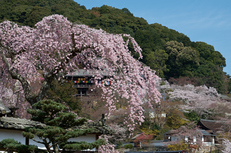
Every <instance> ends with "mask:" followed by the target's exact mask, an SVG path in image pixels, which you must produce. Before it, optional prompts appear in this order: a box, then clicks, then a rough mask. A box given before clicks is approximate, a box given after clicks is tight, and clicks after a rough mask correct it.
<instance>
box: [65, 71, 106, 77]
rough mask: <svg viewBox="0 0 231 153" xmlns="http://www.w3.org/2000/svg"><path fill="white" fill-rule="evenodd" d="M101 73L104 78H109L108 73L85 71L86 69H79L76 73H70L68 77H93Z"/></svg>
mask: <svg viewBox="0 0 231 153" xmlns="http://www.w3.org/2000/svg"><path fill="white" fill-rule="evenodd" d="M97 73H99V74H100V75H102V76H109V74H108V72H107V71H100V70H98V72H97V70H85V69H79V70H76V71H75V72H72V73H68V74H67V75H66V77H92V76H94V75H96V74H97Z"/></svg>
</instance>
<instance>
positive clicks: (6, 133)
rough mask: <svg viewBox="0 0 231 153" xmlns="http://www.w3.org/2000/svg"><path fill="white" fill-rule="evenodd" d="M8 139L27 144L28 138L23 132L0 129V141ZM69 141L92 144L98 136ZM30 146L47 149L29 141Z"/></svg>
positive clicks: (87, 136)
mask: <svg viewBox="0 0 231 153" xmlns="http://www.w3.org/2000/svg"><path fill="white" fill-rule="evenodd" d="M8 138H10V139H14V140H16V141H18V142H20V143H21V144H25V143H26V138H25V137H23V135H22V131H21V130H9V129H0V141H2V140H3V139H8ZM35 139H36V140H38V141H41V140H40V139H39V138H38V137H35ZM68 141H86V142H88V143H91V142H94V141H96V135H95V134H87V135H86V136H81V137H77V138H71V139H69V140H68ZM29 144H30V145H36V146H38V147H39V148H41V149H44V148H45V146H44V145H43V144H41V143H37V142H35V141H33V140H31V139H30V140H29Z"/></svg>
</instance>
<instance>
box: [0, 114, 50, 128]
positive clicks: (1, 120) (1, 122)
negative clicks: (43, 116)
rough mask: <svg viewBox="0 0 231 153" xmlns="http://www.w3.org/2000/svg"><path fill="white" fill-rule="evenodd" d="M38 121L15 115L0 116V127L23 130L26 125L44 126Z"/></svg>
mask: <svg viewBox="0 0 231 153" xmlns="http://www.w3.org/2000/svg"><path fill="white" fill-rule="evenodd" d="M45 126H46V125H45V124H43V123H40V122H36V121H32V120H28V119H21V118H15V117H0V128H6V129H19V130H24V129H25V128H28V127H45Z"/></svg>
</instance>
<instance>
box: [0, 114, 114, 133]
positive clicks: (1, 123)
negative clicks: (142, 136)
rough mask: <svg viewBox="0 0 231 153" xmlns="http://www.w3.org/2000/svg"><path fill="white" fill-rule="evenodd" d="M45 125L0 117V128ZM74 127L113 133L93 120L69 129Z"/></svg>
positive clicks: (21, 128)
mask: <svg viewBox="0 0 231 153" xmlns="http://www.w3.org/2000/svg"><path fill="white" fill-rule="evenodd" d="M45 126H46V125H45V124H43V123H40V122H36V121H32V120H27V119H20V118H14V117H0V128H6V129H19V130H24V129H25V128H28V127H40V128H43V127H45ZM76 128H79V129H87V128H92V129H93V131H92V133H97V134H112V133H114V131H113V130H112V129H111V128H110V127H108V126H107V125H100V124H99V123H95V122H90V123H85V124H84V125H82V126H76V127H72V128H70V129H69V130H72V129H76Z"/></svg>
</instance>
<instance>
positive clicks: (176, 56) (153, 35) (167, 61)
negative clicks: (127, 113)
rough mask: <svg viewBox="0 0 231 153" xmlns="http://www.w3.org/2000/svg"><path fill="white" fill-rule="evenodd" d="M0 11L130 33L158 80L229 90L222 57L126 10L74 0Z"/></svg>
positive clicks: (17, 2) (10, 2)
mask: <svg viewBox="0 0 231 153" xmlns="http://www.w3.org/2000/svg"><path fill="white" fill-rule="evenodd" d="M0 10H1V11H0V22H2V21H4V20H10V21H14V22H17V23H19V24H21V25H29V26H32V27H33V26H34V24H35V23H37V22H38V21H40V20H41V19H42V18H43V17H44V16H48V15H51V14H62V15H64V16H66V17H67V18H68V20H70V21H72V22H77V23H83V24H86V25H89V26H90V27H94V28H102V29H103V30H106V31H107V32H110V33H127V34H130V35H131V36H133V37H134V38H135V39H136V41H137V42H138V43H139V45H140V46H141V48H142V49H143V56H144V58H143V59H142V62H143V63H145V64H146V65H148V66H150V67H151V68H152V69H154V70H156V71H157V74H158V75H159V76H160V77H162V78H166V79H168V80H169V81H170V82H172V83H178V84H179V83H184V80H187V81H188V82H190V83H191V84H194V85H204V84H205V85H207V86H212V87H215V88H216V89H217V90H218V91H219V92H220V93H229V92H230V91H231V88H230V87H231V85H229V84H230V82H231V81H230V76H229V75H227V74H225V73H224V72H223V67H225V66H226V62H225V58H224V57H223V56H222V55H221V53H220V52H219V51H216V50H215V49H214V47H213V46H212V45H210V44H207V43H206V42H192V41H190V38H188V37H187V36H186V35H184V34H182V33H179V32H177V31H175V30H172V29H169V28H167V27H165V26H162V25H161V24H158V23H154V24H148V23H147V21H146V20H145V19H143V18H138V17H134V16H133V14H132V12H130V11H129V10H128V9H126V8H123V9H116V8H114V7H111V6H102V7H100V8H92V9H91V10H87V9H86V8H85V7H84V6H80V5H79V4H77V3H76V2H74V1H73V0H49V1H48V0H1V1H0ZM134 56H135V57H136V56H137V55H135V54H134ZM185 82H186V81H185Z"/></svg>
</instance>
